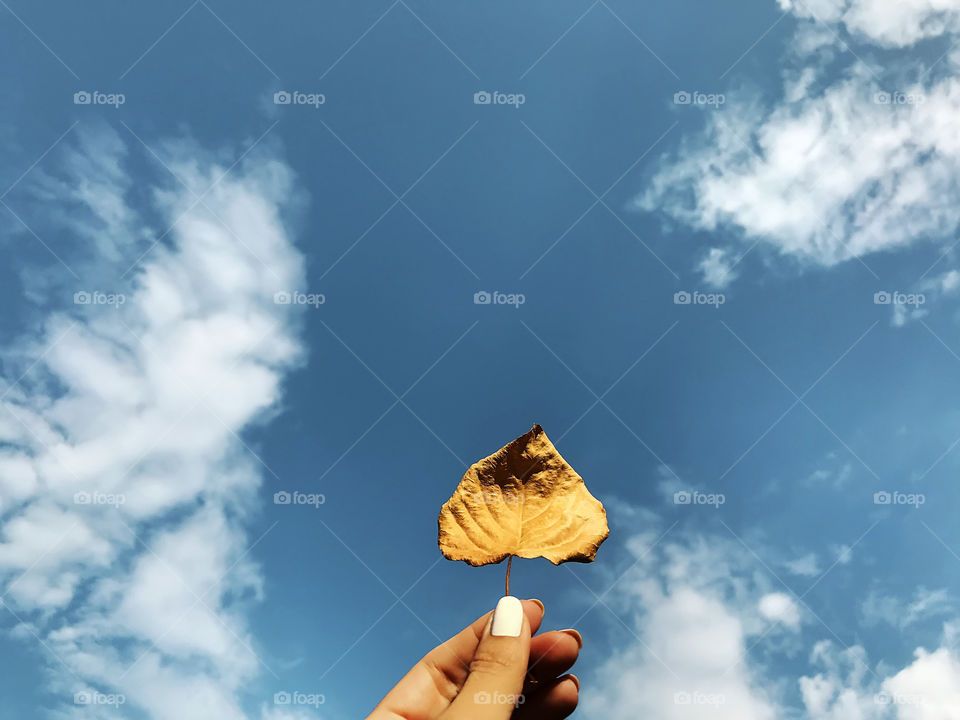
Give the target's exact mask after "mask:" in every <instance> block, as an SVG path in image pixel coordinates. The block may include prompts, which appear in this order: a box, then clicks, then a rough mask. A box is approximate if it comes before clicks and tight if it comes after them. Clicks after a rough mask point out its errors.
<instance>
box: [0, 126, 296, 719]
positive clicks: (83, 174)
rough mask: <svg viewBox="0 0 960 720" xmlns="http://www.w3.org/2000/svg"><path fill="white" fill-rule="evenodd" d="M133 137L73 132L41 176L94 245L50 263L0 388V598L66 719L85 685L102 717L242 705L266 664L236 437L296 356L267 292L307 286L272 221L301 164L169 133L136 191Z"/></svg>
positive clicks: (246, 470) (250, 470)
mask: <svg viewBox="0 0 960 720" xmlns="http://www.w3.org/2000/svg"><path fill="white" fill-rule="evenodd" d="M128 142H129V143H132V144H133V145H136V143H135V142H134V141H133V140H132V139H129V140H128V139H122V138H121V137H120V136H118V135H117V134H115V133H113V132H112V131H107V130H104V129H102V128H101V129H98V130H94V131H89V132H87V133H85V134H82V135H81V137H80V141H79V143H78V144H76V145H73V146H70V147H69V148H67V149H66V151H65V153H64V154H62V155H60V166H59V172H50V173H49V174H47V175H44V176H43V177H42V178H41V180H40V181H39V182H38V183H36V184H35V185H34V193H35V194H34V196H33V197H34V199H36V200H39V201H42V200H43V199H44V197H45V194H58V195H60V196H61V197H62V198H63V201H64V202H63V204H64V206H66V207H73V208H74V210H75V211H76V212H75V213H74V212H65V213H61V214H58V215H57V216H55V217H53V218H50V217H47V220H48V221H50V220H51V219H52V220H54V221H56V222H57V223H59V224H60V226H61V229H62V232H63V233H64V234H66V235H67V236H68V237H70V238H72V239H73V241H74V242H75V243H77V244H81V245H85V244H87V243H88V242H89V243H92V246H91V247H92V249H91V250H90V251H89V252H88V253H87V254H86V256H84V254H82V253H77V254H76V255H77V257H76V258H75V259H76V262H77V266H76V267H77V268H78V274H79V276H80V277H82V278H83V279H82V280H81V283H83V285H82V286H81V285H80V284H79V283H77V281H75V280H74V279H72V278H71V279H70V281H69V282H67V283H64V282H63V281H62V280H61V281H57V280H54V279H53V276H50V277H49V278H48V281H47V286H46V287H47V289H48V291H49V292H48V293H46V294H45V295H44V297H43V298H42V299H43V302H44V307H43V312H44V318H43V322H42V324H41V325H40V326H39V327H38V328H37V329H36V330H35V331H28V332H26V333H25V334H24V335H23V336H22V337H21V338H20V339H19V340H18V342H17V343H16V344H14V345H13V346H11V347H10V348H8V350H7V353H6V354H7V356H8V359H9V360H10V362H9V364H8V367H13V368H18V369H19V368H20V367H22V366H23V365H24V364H26V363H27V361H28V360H29V364H28V367H27V368H26V370H27V371H26V373H25V374H21V373H20V372H14V373H12V374H11V375H8V376H6V377H5V378H4V383H3V391H2V400H0V404H2V413H0V415H2V418H0V444H2V446H3V451H2V454H0V464H2V467H3V468H4V470H5V472H4V485H3V498H2V511H3V513H4V520H5V522H4V525H3V530H2V534H0V579H2V588H3V591H2V592H3V601H4V605H5V607H6V608H7V610H5V611H4V612H7V613H8V614H9V615H10V617H9V619H11V620H14V621H15V624H16V625H15V626H16V630H17V634H18V635H19V636H20V637H21V638H22V639H23V642H25V643H38V644H39V647H40V648H41V649H42V651H43V652H44V653H45V657H46V659H47V661H48V667H49V670H50V674H49V675H50V678H51V680H50V682H51V689H52V691H53V692H54V694H55V695H54V696H55V697H56V698H59V703H58V704H59V705H60V706H61V707H62V708H63V710H64V712H65V713H66V715H67V716H72V713H74V712H76V713H80V712H81V711H82V712H83V713H87V714H84V715H83V716H84V717H89V716H90V715H89V713H90V712H91V711H93V712H97V711H99V710H100V708H91V707H90V704H87V705H83V706H80V705H76V704H75V694H76V693H88V695H87V696H85V697H86V698H87V700H89V699H90V698H91V697H93V698H96V697H98V696H96V695H95V693H100V694H101V696H102V697H103V698H105V699H104V704H105V705H104V708H103V710H104V711H105V712H107V713H109V711H113V712H114V715H111V717H112V716H115V712H116V707H115V705H113V706H109V699H110V698H111V697H113V698H114V700H116V697H118V696H122V697H123V698H124V700H125V705H126V708H127V710H129V711H130V712H136V711H142V712H146V713H147V714H148V715H149V717H152V718H160V719H165V718H170V719H171V720H173V719H174V718H178V719H180V720H183V719H185V718H186V719H189V718H197V719H198V720H199V719H200V718H203V719H204V720H214V719H219V718H239V717H244V712H243V702H244V700H243V690H244V687H245V685H246V683H248V682H249V681H250V680H251V678H254V677H255V676H257V675H258V674H259V673H262V672H269V668H268V667H267V665H266V663H264V662H263V660H262V659H261V658H260V657H259V655H258V650H257V642H256V639H255V638H253V637H252V636H251V634H250V631H249V629H248V627H247V623H246V620H245V607H246V605H247V604H248V603H249V602H250V601H251V600H256V599H257V598H259V597H260V595H261V592H262V590H261V578H260V573H259V571H258V568H257V566H256V564H255V563H254V562H253V561H252V560H251V558H250V556H249V555H248V554H247V551H248V549H249V548H250V546H251V545H252V544H253V543H254V542H255V541H256V537H253V536H251V535H249V534H248V533H247V532H246V531H245V527H246V521H247V520H248V519H249V518H250V516H251V512H252V511H253V510H254V509H255V502H256V497H257V491H258V487H259V485H260V482H261V478H262V475H263V473H265V472H267V470H265V469H264V467H263V466H262V465H261V464H260V462H259V460H258V459H257V458H256V457H255V456H254V455H253V454H251V452H250V451H249V450H248V449H247V448H246V446H245V444H244V441H243V439H242V438H241V433H242V431H243V430H244V428H246V427H247V426H249V425H250V423H251V422H253V421H255V420H256V419H258V418H261V417H263V416H264V413H267V412H268V411H271V410H273V409H275V408H276V407H277V404H278V402H279V401H280V399H281V388H282V382H283V378H284V374H285V373H286V372H287V371H288V370H289V369H290V368H291V367H293V366H294V365H296V364H297V363H299V362H300V361H301V360H302V357H303V351H302V348H301V344H300V340H299V338H298V331H297V326H298V323H297V321H296V319H295V318H296V315H295V313H294V311H293V310H292V309H291V307H290V306H289V305H277V304H274V302H273V295H274V293H275V292H277V291H278V290H287V289H290V288H297V287H302V279H303V268H302V258H301V256H300V254H299V253H298V251H297V250H296V249H295V248H294V246H293V245H292V243H291V240H290V237H289V235H288V232H287V230H286V228H285V227H284V223H283V222H282V220H281V212H282V210H283V208H284V206H285V204H286V198H288V197H290V196H291V194H292V193H291V191H292V177H291V174H290V172H289V171H288V169H287V168H286V167H285V165H284V164H283V163H282V162H280V161H279V160H277V159H276V157H275V156H274V154H273V153H270V152H267V151H256V152H252V153H251V154H250V155H248V156H247V157H246V158H245V159H244V160H243V161H242V162H240V163H239V164H237V165H236V166H235V167H233V168H232V169H230V163H225V162H223V161H222V160H218V158H217V157H215V156H213V155H210V154H207V153H205V152H203V151H202V150H201V149H200V148H198V147H196V146H194V145H193V144H192V143H190V142H186V141H183V142H178V143H172V144H165V145H162V146H160V147H159V149H158V150H157V151H156V156H155V157H156V158H159V159H161V162H162V163H163V164H164V165H165V166H166V169H160V170H159V172H161V173H163V175H162V176H161V177H162V179H161V180H159V181H155V182H154V183H153V185H152V188H151V189H150V191H149V192H147V191H145V188H144V187H143V186H142V184H140V185H139V186H138V190H139V192H138V196H139V198H140V199H141V204H138V203H137V201H136V199H134V198H131V190H132V188H133V187H134V185H135V184H138V183H142V178H141V177H137V178H136V180H135V176H134V174H133V173H132V172H131V171H130V170H129V169H128V167H127V165H126V162H125V161H126V155H127V153H128V149H129V148H128ZM137 149H138V150H142V148H140V147H139V146H137ZM148 159H151V158H149V156H148ZM151 160H152V159H151ZM168 171H169V172H170V173H172V174H173V176H175V178H176V179H174V178H173V177H171V176H170V175H167V172H168ZM55 177H56V178H58V179H54V178H55ZM294 195H295V194H294ZM144 197H146V198H147V199H148V202H149V205H143V204H142V199H143V198H144ZM198 197H200V198H202V200H201V201H198V200H197V198H198ZM168 230H169V232H166V233H165V231H168ZM97 261H99V262H97ZM131 266H133V269H132V270H131V271H130V272H129V273H127V274H126V278H125V279H122V277H121V276H122V274H123V272H124V269H125V268H130V267H131ZM74 293H87V295H86V296H84V295H79V298H80V299H79V300H75V299H74V295H73V294H74ZM94 293H101V297H103V298H107V297H108V296H113V297H114V301H113V302H107V301H106V300H104V302H102V303H100V302H95V301H93V300H92V298H94V297H96V296H95V295H94ZM117 297H122V298H123V300H122V302H119V301H117V299H116V298H117ZM74 302H76V304H74ZM8 478H12V481H11V480H8ZM79 702H83V698H82V697H81V699H80V700H79ZM91 704H96V703H91ZM78 716H79V715H78Z"/></svg>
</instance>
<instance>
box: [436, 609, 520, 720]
mask: <svg viewBox="0 0 960 720" xmlns="http://www.w3.org/2000/svg"><path fill="white" fill-rule="evenodd" d="M538 609H539V608H538ZM530 634H531V626H530V621H529V620H528V619H527V615H526V612H525V610H524V606H523V603H522V602H521V601H520V600H519V599H517V598H515V597H512V596H509V595H508V596H506V597H503V598H501V599H500V602H498V603H497V607H496V609H495V610H494V612H493V617H492V618H491V619H490V621H489V622H488V623H487V624H486V626H485V628H484V631H483V635H482V637H481V638H480V642H479V643H478V644H477V649H476V652H475V653H474V655H473V660H472V661H471V663H470V674H469V675H468V676H467V681H466V682H465V683H464V685H463V689H462V690H461V691H460V694H459V695H457V699H456V700H454V701H453V703H452V704H451V705H450V709H449V710H448V711H447V712H446V713H444V715H443V717H444V719H445V720H510V716H511V715H512V714H513V710H514V708H515V706H516V704H517V703H518V702H519V701H521V697H522V691H523V682H524V677H525V675H526V672H527V661H528V659H529V657H530Z"/></svg>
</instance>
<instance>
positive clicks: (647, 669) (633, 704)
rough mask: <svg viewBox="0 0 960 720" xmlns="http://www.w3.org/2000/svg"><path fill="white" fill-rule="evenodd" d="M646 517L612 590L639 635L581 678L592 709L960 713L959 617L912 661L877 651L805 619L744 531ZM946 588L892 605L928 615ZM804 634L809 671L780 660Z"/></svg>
mask: <svg viewBox="0 0 960 720" xmlns="http://www.w3.org/2000/svg"><path fill="white" fill-rule="evenodd" d="M645 524H646V525H647V526H648V527H651V528H652V529H650V530H648V531H647V532H644V533H642V534H639V535H637V536H635V537H633V538H631V539H630V540H629V541H628V542H627V543H626V545H627V548H628V551H629V553H630V555H631V561H632V563H633V564H632V566H631V568H630V569H629V570H628V571H627V572H626V573H625V574H623V576H622V577H621V578H620V579H619V580H618V582H617V584H616V585H615V586H614V588H613V589H612V590H611V591H610V593H609V594H608V595H607V596H606V602H607V603H608V604H609V606H610V609H611V610H613V611H614V612H616V613H617V614H618V615H619V616H620V617H621V618H622V619H623V621H624V622H627V623H628V624H630V623H632V625H631V626H632V629H633V630H634V631H635V635H633V634H631V636H628V637H625V640H624V645H623V646H622V647H620V648H619V649H616V650H615V651H614V653H613V654H612V655H611V656H610V658H609V660H607V661H606V662H605V663H603V664H602V665H601V666H600V667H598V668H597V670H596V672H595V674H594V677H592V678H591V679H590V680H589V681H588V682H586V683H585V684H584V692H583V694H582V697H581V709H582V712H583V713H584V716H585V717H588V718H596V719H598V720H599V719H600V718H603V719H604V720H621V719H622V720H626V719H627V718H630V719H632V718H637V717H656V718H659V719H661V720H680V719H681V718H683V719H688V718H691V717H708V716H709V717H711V718H717V719H718V720H734V719H737V720H755V719H757V718H762V719H764V720H774V719H776V720H780V719H785V718H788V717H789V718H803V719H804V720H955V718H957V717H960V714H958V709H960V690H958V688H960V655H958V652H957V650H958V641H960V623H947V624H945V625H944V632H943V637H942V640H941V642H940V646H939V647H937V648H935V649H933V650H927V649H925V648H922V647H921V648H917V649H916V650H915V652H914V659H913V661H912V662H909V663H908V664H906V665H905V666H894V665H891V664H890V663H887V662H880V663H875V662H872V661H871V660H870V658H869V656H868V653H867V651H866V650H865V649H864V647H863V646H861V645H852V646H850V647H841V646H839V645H838V644H837V643H836V642H835V641H834V638H833V635H832V633H831V632H830V631H829V630H827V629H825V628H823V627H822V626H821V625H820V624H819V623H810V624H809V625H804V623H803V613H802V610H801V606H800V604H799V603H798V601H797V600H796V599H795V598H794V597H793V596H792V595H790V594H789V593H787V592H784V591H782V589H778V588H777V587H776V586H775V584H774V583H773V582H772V581H771V580H770V577H771V576H770V574H769V573H768V572H767V571H766V569H765V568H764V567H763V566H762V565H761V563H760V561H759V560H758V559H757V558H756V557H755V556H754V555H753V554H752V553H750V552H749V551H748V550H746V549H745V548H744V547H743V545H741V544H740V543H739V542H736V541H732V540H731V539H729V538H727V537H725V536H723V535H698V534H690V533H684V532H683V531H674V532H672V533H671V534H670V535H669V536H668V537H667V539H664V540H661V542H660V543H659V544H655V541H656V540H657V538H658V537H659V536H660V533H659V532H658V530H657V528H659V527H660V524H659V523H657V522H656V521H655V519H654V518H652V517H650V516H647V517H645ZM943 596H944V593H943V592H942V591H935V592H927V591H921V592H918V593H917V596H916V597H915V598H914V600H913V601H912V602H908V603H903V602H898V603H894V604H891V605H890V606H889V607H887V608H886V609H887V610H888V611H889V613H890V614H892V613H894V612H904V608H906V612H907V613H912V614H914V615H917V616H919V615H924V616H925V617H930V615H931V614H932V612H933V611H934V607H936V608H938V609H939V608H940V607H941V604H942V600H943ZM618 627H619V626H618ZM777 628H782V629H785V630H787V631H788V633H786V634H781V635H779V636H776V635H775V634H774V632H773V631H774V630H775V629H777ZM811 635H812V638H811V637H809V636H811ZM824 636H827V639H824ZM634 637H635V638H636V639H633V638H634ZM804 645H805V647H806V648H808V650H807V657H808V669H807V670H806V671H804V670H801V671H800V672H799V673H797V671H796V669H795V668H794V667H792V666H790V665H782V664H781V663H779V662H778V660H777V653H782V652H784V651H785V650H792V649H796V648H798V647H800V646H804ZM798 674H799V677H798ZM796 691H799V697H798V699H797V700H794V699H792V698H796V697H797V695H796ZM697 699H699V703H700V705H702V707H696V706H695V705H696V704H697ZM678 700H679V702H678ZM797 703H799V706H798V705H797Z"/></svg>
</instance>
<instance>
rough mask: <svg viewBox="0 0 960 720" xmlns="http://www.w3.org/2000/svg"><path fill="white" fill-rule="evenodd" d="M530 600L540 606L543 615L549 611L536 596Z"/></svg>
mask: <svg viewBox="0 0 960 720" xmlns="http://www.w3.org/2000/svg"><path fill="white" fill-rule="evenodd" d="M530 602H535V603H536V604H537V605H539V606H540V614H541V615H542V614H543V613H545V612H546V611H547V609H546V608H545V607H544V606H543V603H542V602H540V601H539V600H537V599H536V598H530Z"/></svg>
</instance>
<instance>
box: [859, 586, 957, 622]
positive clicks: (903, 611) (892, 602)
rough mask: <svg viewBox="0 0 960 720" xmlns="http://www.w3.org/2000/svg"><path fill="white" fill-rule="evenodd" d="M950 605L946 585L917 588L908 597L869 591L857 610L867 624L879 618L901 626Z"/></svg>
mask: <svg viewBox="0 0 960 720" xmlns="http://www.w3.org/2000/svg"><path fill="white" fill-rule="evenodd" d="M953 609H954V602H953V600H952V598H951V597H950V594H949V593H948V592H947V591H946V589H943V588H941V589H939V590H927V589H926V588H917V589H916V590H915V591H914V594H913V599H911V600H909V601H907V600H904V599H903V598H900V597H897V596H895V595H883V594H880V593H878V592H876V591H872V592H871V593H870V594H869V595H868V596H867V598H866V599H865V600H864V601H863V602H862V603H861V605H860V614H861V616H862V617H863V620H864V623H865V624H867V625H876V624H877V623H881V622H882V623H886V624H888V625H892V626H893V627H897V628H901V629H902V628H906V627H908V626H910V625H914V624H915V623H917V622H920V621H921V620H926V619H929V618H931V617H936V616H943V615H945V614H947V613H949V612H952V611H953Z"/></svg>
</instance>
